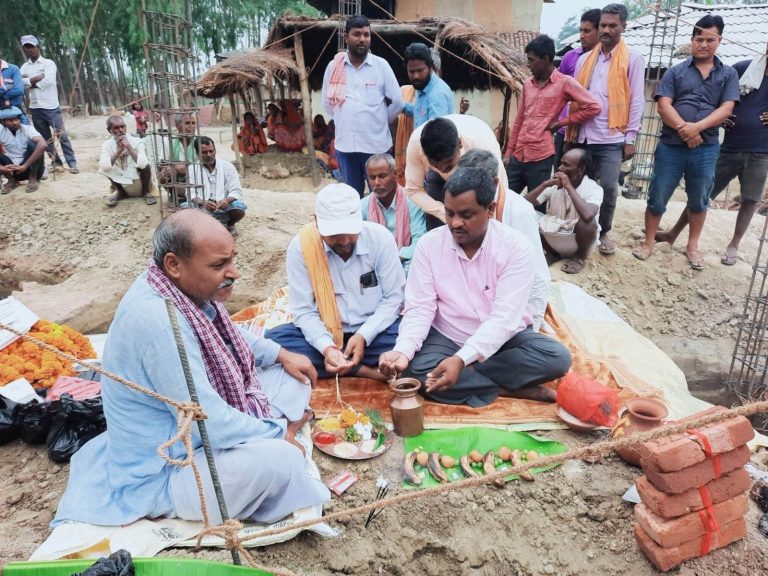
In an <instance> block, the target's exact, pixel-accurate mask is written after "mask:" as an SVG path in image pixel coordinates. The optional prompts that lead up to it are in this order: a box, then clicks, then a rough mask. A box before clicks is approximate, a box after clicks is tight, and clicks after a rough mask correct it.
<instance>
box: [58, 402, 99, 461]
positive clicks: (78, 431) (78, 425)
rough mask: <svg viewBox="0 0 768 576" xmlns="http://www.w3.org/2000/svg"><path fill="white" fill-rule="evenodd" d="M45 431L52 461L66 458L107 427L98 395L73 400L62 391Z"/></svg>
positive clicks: (65, 459) (67, 459)
mask: <svg viewBox="0 0 768 576" xmlns="http://www.w3.org/2000/svg"><path fill="white" fill-rule="evenodd" d="M55 403H58V404H59V409H58V410H57V411H56V415H55V416H54V418H53V421H52V422H51V427H50V430H49V432H48V438H47V444H48V457H49V458H50V459H51V460H53V461H54V462H57V463H61V462H69V459H70V458H71V457H72V455H73V454H74V453H75V452H77V451H78V450H80V448H82V447H83V446H84V445H85V443H86V442H88V440H90V439H91V438H94V437H95V436H98V435H99V434H101V433H102V432H104V430H106V429H107V421H106V419H105V418H104V406H103V404H102V401H101V397H98V398H88V399H86V400H75V399H74V398H72V396H70V395H69V394H64V395H63V396H62V397H61V399H60V400H58V401H57V402H55Z"/></svg>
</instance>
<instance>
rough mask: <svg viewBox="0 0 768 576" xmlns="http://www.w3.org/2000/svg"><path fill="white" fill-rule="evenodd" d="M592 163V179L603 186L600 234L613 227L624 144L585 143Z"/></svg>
mask: <svg viewBox="0 0 768 576" xmlns="http://www.w3.org/2000/svg"><path fill="white" fill-rule="evenodd" d="M585 148H586V149H587V150H589V151H590V153H591V154H592V161H593V163H594V180H596V181H598V182H599V183H600V186H601V187H602V188H603V203H602V204H601V205H600V228H601V230H600V235H601V236H603V235H605V234H607V233H608V232H610V231H611V228H612V227H613V215H614V213H615V212H616V198H617V196H618V194H619V174H620V172H621V163H622V161H623V160H624V144H623V143H622V142H617V143H616V144H587V145H586V146H585Z"/></svg>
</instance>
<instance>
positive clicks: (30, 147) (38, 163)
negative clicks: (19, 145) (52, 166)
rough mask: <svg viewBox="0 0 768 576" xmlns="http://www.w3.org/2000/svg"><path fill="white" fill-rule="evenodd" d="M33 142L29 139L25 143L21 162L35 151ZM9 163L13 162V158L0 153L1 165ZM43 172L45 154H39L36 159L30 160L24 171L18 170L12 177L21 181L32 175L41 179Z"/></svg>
mask: <svg viewBox="0 0 768 576" xmlns="http://www.w3.org/2000/svg"><path fill="white" fill-rule="evenodd" d="M35 148H36V146H35V143H34V142H32V141H31V140H30V141H29V142H28V143H27V149H26V150H25V151H24V160H23V161H22V163H23V162H26V161H27V160H28V159H29V157H30V156H31V155H32V153H33V152H34V151H35ZM11 164H15V162H14V161H13V160H11V158H10V157H9V156H6V155H5V154H0V165H2V166H9V165H11ZM44 172H45V155H42V156H40V158H38V159H37V160H35V161H34V162H32V164H30V166H29V169H27V170H25V171H24V172H19V173H17V174H15V175H14V178H15V179H16V181H18V182H23V181H24V180H29V177H30V176H34V177H35V178H37V180H40V179H42V177H43V173H44Z"/></svg>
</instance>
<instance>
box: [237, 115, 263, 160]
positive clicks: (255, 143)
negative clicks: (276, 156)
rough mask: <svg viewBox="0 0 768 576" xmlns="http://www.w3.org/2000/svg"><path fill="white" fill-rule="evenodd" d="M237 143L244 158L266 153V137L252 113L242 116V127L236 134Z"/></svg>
mask: <svg viewBox="0 0 768 576" xmlns="http://www.w3.org/2000/svg"><path fill="white" fill-rule="evenodd" d="M237 142H238V146H239V147H240V152H241V153H242V154H244V155H246V156H253V155H254V154H264V153H265V152H266V151H267V148H268V145H267V137H266V136H265V135H264V130H262V128H261V126H260V125H259V123H258V122H257V121H256V116H255V115H254V113H253V112H246V113H245V114H243V127H242V128H241V129H240V132H239V133H238V134H237Z"/></svg>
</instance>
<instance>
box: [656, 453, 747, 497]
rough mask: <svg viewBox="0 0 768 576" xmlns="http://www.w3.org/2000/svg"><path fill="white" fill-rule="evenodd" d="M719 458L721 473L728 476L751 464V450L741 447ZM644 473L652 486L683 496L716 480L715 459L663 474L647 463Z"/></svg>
mask: <svg viewBox="0 0 768 576" xmlns="http://www.w3.org/2000/svg"><path fill="white" fill-rule="evenodd" d="M717 458H719V459H720V473H721V474H726V473H728V472H730V471H731V470H735V469H736V468H739V467H740V466H744V464H746V463H747V462H749V448H748V447H747V446H741V447H739V448H737V449H736V450H731V451H730V452H726V453H724V454H720V455H719V456H717ZM643 472H645V475H646V476H647V477H648V480H650V481H651V484H653V485H654V486H656V488H658V489H659V490H661V491H662V492H666V493H668V494H681V493H682V492H685V491H686V490H690V489H691V488H698V487H699V486H703V485H704V484H706V483H707V482H711V481H712V480H714V479H715V465H714V459H712V460H709V459H708V460H704V461H703V462H699V463H698V464H694V465H693V466H689V467H688V468H684V469H682V470H677V471H675V472H662V471H660V470H657V469H656V468H655V467H654V466H653V465H652V464H650V463H648V462H646V465H645V466H643Z"/></svg>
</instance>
